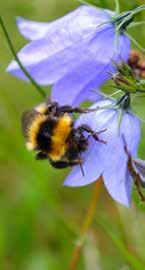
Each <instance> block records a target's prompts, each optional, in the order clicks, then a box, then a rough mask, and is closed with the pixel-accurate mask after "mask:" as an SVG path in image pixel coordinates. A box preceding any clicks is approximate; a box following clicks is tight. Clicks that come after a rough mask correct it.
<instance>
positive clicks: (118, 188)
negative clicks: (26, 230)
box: [64, 99, 140, 207]
mask: <svg viewBox="0 0 145 270" xmlns="http://www.w3.org/2000/svg"><path fill="white" fill-rule="evenodd" d="M113 106H114V101H112V100H111V99H106V100H102V101H99V102H97V103H95V104H94V105H93V106H92V108H93V107H100V108H101V107H102V109H100V110H98V111H96V112H92V113H88V114H87V115H81V116H80V117H79V119H78V120H77V122H76V125H77V126H78V125H81V124H86V125H88V126H89V127H91V129H92V130H94V131H95V132H98V131H102V130H104V129H106V131H104V132H102V133H101V134H99V135H98V136H99V138H100V139H101V140H104V141H106V144H103V143H101V142H99V141H98V142H96V141H95V140H94V139H93V138H91V139H90V142H89V147H88V150H87V151H86V152H85V153H84V154H83V155H82V157H83V161H84V162H83V170H84V175H82V172H81V170H80V167H79V166H75V167H74V168H73V170H72V171H71V173H70V174H69V175H68V177H67V178H66V180H65V182H64V185H66V186H73V187H76V186H84V185H87V184H90V183H92V182H95V181H96V180H97V179H99V176H101V175H102V176H103V180H104V185H105V186H106V189H107V190H108V192H109V194H110V195H111V196H112V198H113V199H114V200H116V201H117V202H119V203H121V204H123V205H125V206H127V207H128V206H129V205H130V200H131V189H132V183H133V180H132V178H131V175H130V172H129V170H128V156H127V154H126V152H125V149H124V140H123V137H124V139H125V142H126V144H127V148H128V151H129V152H130V154H131V155H132V157H134V158H135V157H136V155H137V149H138V144H139V140H140V121H139V120H138V118H137V117H136V116H134V115H133V114H132V113H131V112H130V111H129V110H125V109H124V110H123V115H122V120H121V122H120V125H119V123H118V120H119V118H118V116H119V114H120V109H117V108H113ZM105 107H106V108H105ZM107 107H108V108H107ZM111 107H112V108H111ZM103 108H104V109H103Z"/></svg>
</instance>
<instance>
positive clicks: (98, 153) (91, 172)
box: [64, 101, 112, 187]
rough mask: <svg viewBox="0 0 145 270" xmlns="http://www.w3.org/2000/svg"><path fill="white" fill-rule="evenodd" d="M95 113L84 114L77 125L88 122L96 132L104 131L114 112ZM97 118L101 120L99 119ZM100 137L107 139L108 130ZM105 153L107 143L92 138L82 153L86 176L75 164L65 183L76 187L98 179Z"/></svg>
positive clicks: (105, 103) (103, 103) (106, 103)
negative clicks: (95, 115) (107, 120)
mask: <svg viewBox="0 0 145 270" xmlns="http://www.w3.org/2000/svg"><path fill="white" fill-rule="evenodd" d="M98 104H101V105H108V104H110V102H109V103H108V102H106V101H103V102H100V103H99V102H98V103H96V104H95V106H96V105H97V106H98ZM95 114H97V117H94V113H88V114H87V116H86V117H85V116H84V115H82V116H80V117H79V119H78V120H77V122H76V127H77V126H80V125H81V124H86V125H88V126H89V127H90V128H91V129H92V130H94V131H95V132H96V131H102V130H103V129H104V128H106V119H110V117H111V118H112V112H108V111H107V113H106V111H104V110H102V111H101V110H100V111H98V112H96V113H95ZM98 115H100V117H98ZM97 119H98V120H99V121H97ZM99 138H101V139H103V140H105V138H106V132H103V133H102V134H100V135H99ZM105 153H106V144H103V143H101V142H96V141H95V140H94V139H93V138H92V139H91V141H90V143H89V147H88V150H87V151H86V152H85V153H84V154H82V158H83V160H84V163H83V170H84V176H83V175H82V172H81V169H80V167H79V166H75V167H74V168H73V170H72V171H71V173H70V174H69V175H68V177H67V178H66V180H65V182H64V185H66V186H75V187H76V186H84V185H87V184H90V183H92V182H94V181H96V180H97V179H98V178H99V176H100V175H101V174H102V172H103V160H104V154H105Z"/></svg>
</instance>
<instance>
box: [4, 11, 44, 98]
mask: <svg viewBox="0 0 145 270" xmlns="http://www.w3.org/2000/svg"><path fill="white" fill-rule="evenodd" d="M0 25H1V28H2V30H3V33H4V35H5V38H6V40H7V42H8V45H9V48H10V51H11V53H12V55H13V56H14V58H15V60H16V62H17V64H18V66H19V67H20V69H21V70H22V71H23V72H24V74H25V76H26V77H27V78H28V79H29V81H30V82H31V83H32V84H33V86H34V87H35V89H37V91H38V92H39V93H40V94H41V96H43V97H45V96H46V95H45V92H44V91H43V89H42V88H41V87H40V86H39V85H38V84H37V83H36V81H35V80H34V79H33V78H32V77H31V75H30V74H29V72H28V71H27V70H26V69H25V67H24V66H23V64H22V63H21V61H20V59H19V58H18V56H17V54H16V52H15V49H14V46H13V44H12V41H11V39H10V36H9V34H8V31H7V29H6V27H5V24H4V22H3V19H2V17H1V16H0Z"/></svg>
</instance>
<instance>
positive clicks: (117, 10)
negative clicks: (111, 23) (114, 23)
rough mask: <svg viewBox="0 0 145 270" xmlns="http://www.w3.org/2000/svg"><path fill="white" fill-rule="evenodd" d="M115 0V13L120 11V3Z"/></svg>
mask: <svg viewBox="0 0 145 270" xmlns="http://www.w3.org/2000/svg"><path fill="white" fill-rule="evenodd" d="M114 1H115V12H116V13H117V14H119V13H120V4H119V0H114Z"/></svg>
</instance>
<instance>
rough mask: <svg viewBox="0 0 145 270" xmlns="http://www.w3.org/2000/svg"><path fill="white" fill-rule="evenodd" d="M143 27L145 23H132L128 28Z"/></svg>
mask: <svg viewBox="0 0 145 270" xmlns="http://www.w3.org/2000/svg"><path fill="white" fill-rule="evenodd" d="M142 25H145V21H141V22H134V23H131V24H130V25H129V26H128V28H133V27H138V26H142Z"/></svg>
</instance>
